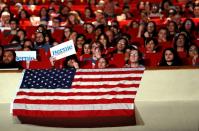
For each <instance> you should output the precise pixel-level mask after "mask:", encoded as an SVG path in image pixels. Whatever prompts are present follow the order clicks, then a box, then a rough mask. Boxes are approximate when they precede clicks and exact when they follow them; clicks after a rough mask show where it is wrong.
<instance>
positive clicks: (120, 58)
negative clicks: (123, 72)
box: [110, 38, 128, 68]
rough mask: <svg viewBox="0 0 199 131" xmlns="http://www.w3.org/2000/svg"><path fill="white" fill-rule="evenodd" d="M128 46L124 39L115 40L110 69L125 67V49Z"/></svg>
mask: <svg viewBox="0 0 199 131" xmlns="http://www.w3.org/2000/svg"><path fill="white" fill-rule="evenodd" d="M127 45H128V41H127V40H126V39H125V38H119V39H118V40H117V45H116V49H115V50H114V51H113V52H112V58H111V60H110V65H111V67H116V68H122V67H124V65H125V49H126V47H127Z"/></svg>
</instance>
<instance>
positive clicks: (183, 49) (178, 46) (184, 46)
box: [173, 32, 190, 59]
mask: <svg viewBox="0 0 199 131" xmlns="http://www.w3.org/2000/svg"><path fill="white" fill-rule="evenodd" d="M189 45H190V43H189V39H188V37H187V36H186V33H184V32H181V33H179V34H178V35H177V36H176V38H175V41H174V45H173V47H174V49H175V50H176V51H177V53H178V55H179V57H180V58H181V59H183V58H185V57H186V56H187V50H188V47H189Z"/></svg>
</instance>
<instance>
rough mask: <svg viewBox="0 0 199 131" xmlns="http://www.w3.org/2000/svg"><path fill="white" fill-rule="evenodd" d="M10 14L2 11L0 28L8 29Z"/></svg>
mask: <svg viewBox="0 0 199 131" xmlns="http://www.w3.org/2000/svg"><path fill="white" fill-rule="evenodd" d="M10 19H11V16H10V13H9V12H8V11H4V12H2V13H1V19H0V26H1V27H10V24H9V22H10Z"/></svg>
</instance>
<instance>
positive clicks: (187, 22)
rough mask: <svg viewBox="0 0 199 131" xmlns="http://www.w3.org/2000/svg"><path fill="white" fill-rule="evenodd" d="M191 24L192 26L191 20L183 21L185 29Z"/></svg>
mask: <svg viewBox="0 0 199 131" xmlns="http://www.w3.org/2000/svg"><path fill="white" fill-rule="evenodd" d="M191 26H192V23H191V21H190V20H187V21H186V22H185V29H186V30H190V29H191Z"/></svg>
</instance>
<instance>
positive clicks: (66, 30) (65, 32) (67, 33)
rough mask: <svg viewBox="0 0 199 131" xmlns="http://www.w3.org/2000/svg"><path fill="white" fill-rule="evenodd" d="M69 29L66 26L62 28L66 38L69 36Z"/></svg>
mask: <svg viewBox="0 0 199 131" xmlns="http://www.w3.org/2000/svg"><path fill="white" fill-rule="evenodd" d="M70 33H71V32H70V29H68V28H66V29H65V30H64V35H65V36H66V37H67V38H68V37H69V36H70Z"/></svg>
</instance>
